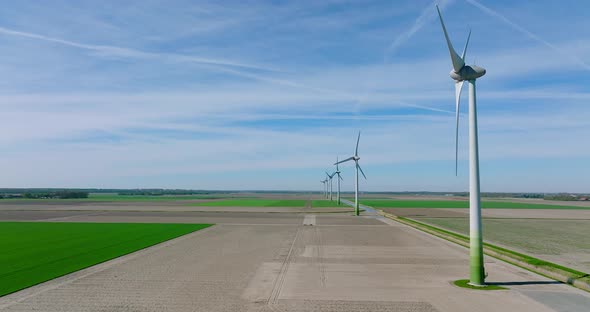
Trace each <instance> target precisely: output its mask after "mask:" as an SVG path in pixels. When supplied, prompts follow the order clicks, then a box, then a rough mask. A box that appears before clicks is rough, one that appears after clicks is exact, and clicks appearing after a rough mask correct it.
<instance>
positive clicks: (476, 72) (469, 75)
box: [449, 65, 486, 81]
mask: <svg viewBox="0 0 590 312" xmlns="http://www.w3.org/2000/svg"><path fill="white" fill-rule="evenodd" d="M485 74H486V69H485V68H483V67H479V66H476V65H465V66H463V67H461V70H459V72H456V71H455V70H454V69H452V70H451V72H450V73H449V76H451V78H453V80H455V81H464V80H475V79H477V78H479V77H481V76H483V75H485Z"/></svg>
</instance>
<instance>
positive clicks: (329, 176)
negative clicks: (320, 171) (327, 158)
mask: <svg viewBox="0 0 590 312" xmlns="http://www.w3.org/2000/svg"><path fill="white" fill-rule="evenodd" d="M335 174H336V173H335V172H334V173H332V174H329V173H328V172H327V171H326V175H327V176H328V179H329V180H328V187H329V188H330V196H329V197H330V200H332V178H333V177H334V175H335Z"/></svg>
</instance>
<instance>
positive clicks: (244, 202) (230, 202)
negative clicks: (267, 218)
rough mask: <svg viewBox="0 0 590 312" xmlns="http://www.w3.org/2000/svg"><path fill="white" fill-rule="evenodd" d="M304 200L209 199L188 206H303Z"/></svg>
mask: <svg viewBox="0 0 590 312" xmlns="http://www.w3.org/2000/svg"><path fill="white" fill-rule="evenodd" d="M305 202H306V201H305V200H299V199H287V200H275V199H251V198H248V199H225V200H219V201H210V202H204V203H195V204H190V206H210V207H305Z"/></svg>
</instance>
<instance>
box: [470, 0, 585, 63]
mask: <svg viewBox="0 0 590 312" xmlns="http://www.w3.org/2000/svg"><path fill="white" fill-rule="evenodd" d="M465 1H467V2H468V3H470V4H471V5H473V6H475V7H476V8H478V9H480V10H481V11H483V12H484V13H486V14H488V15H490V16H492V17H494V18H497V19H499V20H500V21H502V22H504V23H505V24H507V25H508V26H510V27H512V28H513V29H514V30H517V31H519V32H520V33H522V34H524V35H525V36H527V37H529V38H530V39H533V40H535V41H537V42H539V43H541V44H543V45H545V46H546V47H548V48H550V49H551V50H553V51H555V52H557V53H558V54H560V55H561V56H562V57H564V58H565V59H569V60H570V61H572V62H574V63H576V64H578V65H580V66H582V67H583V68H584V69H586V70H590V64H588V63H586V62H584V61H583V60H581V59H580V58H578V57H577V56H575V55H573V54H572V53H571V51H566V50H564V49H562V48H560V47H559V46H557V45H555V44H553V43H551V42H549V41H547V40H545V39H543V38H541V37H540V36H539V35H537V34H534V33H532V32H531V31H529V30H528V29H526V28H524V27H522V26H520V25H518V24H517V23H515V22H513V21H511V20H509V19H508V18H506V16H504V15H502V14H500V13H499V12H498V11H496V10H493V9H491V8H490V7H487V6H485V5H483V4H481V3H480V2H478V1H476V0H465Z"/></svg>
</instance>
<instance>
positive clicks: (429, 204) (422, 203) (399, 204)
mask: <svg viewBox="0 0 590 312" xmlns="http://www.w3.org/2000/svg"><path fill="white" fill-rule="evenodd" d="M361 204H363V205H367V206H371V207H375V208H469V201H466V200H465V201H458V200H395V199H390V200H379V199H365V200H361ZM481 206H482V208H494V209H590V207H577V206H562V205H551V204H528V203H511V202H500V201H483V202H482V203H481Z"/></svg>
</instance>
